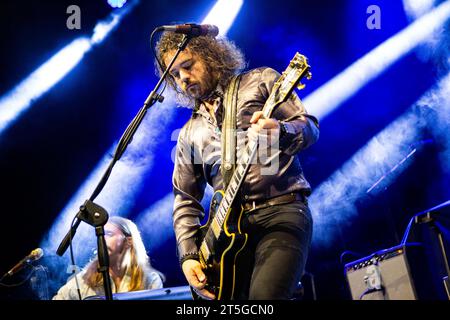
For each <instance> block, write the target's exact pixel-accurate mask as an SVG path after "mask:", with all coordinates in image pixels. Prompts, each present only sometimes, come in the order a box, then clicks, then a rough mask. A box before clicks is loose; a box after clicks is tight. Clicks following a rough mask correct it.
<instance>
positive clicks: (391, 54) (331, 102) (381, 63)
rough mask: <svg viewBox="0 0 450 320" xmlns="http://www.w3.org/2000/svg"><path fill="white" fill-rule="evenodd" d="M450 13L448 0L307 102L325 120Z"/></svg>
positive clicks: (360, 60) (334, 79) (314, 93)
mask: <svg viewBox="0 0 450 320" xmlns="http://www.w3.org/2000/svg"><path fill="white" fill-rule="evenodd" d="M449 17H450V0H447V1H445V2H443V3H442V4H440V5H439V6H438V7H436V8H435V9H433V10H431V11H430V12H428V13H426V14H424V15H423V16H422V17H421V18H419V19H417V20H416V21H415V22H413V23H412V24H410V25H409V26H408V27H406V28H405V29H403V30H402V31H400V32H398V33H397V34H396V35H394V36H393V37H391V38H389V39H388V40H386V41H385V42H383V43H382V44H381V45H379V46H378V47H376V48H375V49H374V50H372V51H370V52H369V53H368V54H366V55H365V56H364V57H362V58H360V59H359V60H357V61H356V62H354V63H353V64H352V65H350V66H349V67H348V68H347V69H345V70H344V71H343V72H341V73H340V74H338V75H337V76H336V77H334V78H333V79H331V80H330V81H328V82H327V83H326V84H324V85H323V86H321V87H320V88H318V89H317V90H315V91H314V92H313V93H311V94H310V95H308V96H307V97H305V99H304V100H303V102H304V104H305V105H306V106H307V107H308V109H310V110H314V115H316V116H317V117H318V118H319V119H321V120H322V119H323V118H324V117H326V115H328V114H329V113H331V112H332V111H333V110H334V109H336V108H337V107H338V106H340V105H341V104H342V103H343V102H344V101H346V100H347V99H349V98H350V97H351V96H353V95H354V94H355V93H356V92H358V91H359V90H360V89H361V88H362V87H364V86H365V85H366V84H367V83H368V82H369V81H371V80H373V79H374V78H376V77H377V76H379V75H380V74H381V73H382V72H384V71H385V70H386V69H387V68H388V67H390V66H391V65H392V64H393V63H394V62H396V61H398V60H399V59H400V58H402V57H404V56H405V55H406V54H407V53H409V52H410V51H411V50H413V49H414V48H416V47H417V46H418V45H419V44H421V43H423V42H424V41H426V40H427V39H429V38H430V37H431V36H432V35H433V34H434V33H435V32H437V30H439V28H442V26H443V25H444V23H445V22H446V21H447V20H448V18H449Z"/></svg>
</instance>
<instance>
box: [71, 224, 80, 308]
mask: <svg viewBox="0 0 450 320" xmlns="http://www.w3.org/2000/svg"><path fill="white" fill-rule="evenodd" d="M75 219H77V216H75V217H74V218H73V219H72V223H71V225H70V228H72V227H73V225H74V223H75ZM69 250H70V261H71V263H72V266H74V267H75V268H74V270H73V271H72V272H73V273H75V272H76V264H75V257H74V255H73V248H72V232H70V239H69ZM74 277H75V285H76V286H77V292H78V298H79V299H80V300H83V299H82V298H81V291H80V285H79V284H78V278H77V273H75V275H74Z"/></svg>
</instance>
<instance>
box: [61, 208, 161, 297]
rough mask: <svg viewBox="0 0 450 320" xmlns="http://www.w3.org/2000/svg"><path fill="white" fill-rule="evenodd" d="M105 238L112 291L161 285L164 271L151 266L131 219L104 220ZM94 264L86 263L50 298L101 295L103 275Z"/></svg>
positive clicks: (135, 289) (143, 288)
mask: <svg viewBox="0 0 450 320" xmlns="http://www.w3.org/2000/svg"><path fill="white" fill-rule="evenodd" d="M105 241H106V246H107V247H108V254H109V264H110V266H109V274H110V277H111V287H112V292H113V293H118V292H129V291H137V290H145V289H159V288H162V287H163V281H164V275H163V274H162V273H161V272H159V271H158V270H156V269H154V268H153V267H152V266H151V264H150V261H149V257H148V256H147V253H146V250H145V246H144V243H143V242H142V238H141V235H140V233H139V230H138V228H137V226H136V224H134V223H133V222H132V221H131V220H129V219H125V218H122V217H118V216H114V217H110V219H109V220H108V223H107V224H105ZM97 268H98V260H97V259H95V260H93V261H91V262H90V263H88V264H87V265H86V267H85V268H84V270H83V271H82V272H81V273H79V274H78V275H76V276H74V277H72V278H70V279H69V280H68V281H67V283H66V284H65V285H64V286H62V287H61V288H60V289H59V290H58V293H57V294H56V295H55V296H54V297H53V300H79V299H84V298H86V297H89V296H94V295H104V287H103V276H102V274H101V273H99V272H98V271H97ZM76 282H78V286H79V288H80V294H78V290H77V285H76Z"/></svg>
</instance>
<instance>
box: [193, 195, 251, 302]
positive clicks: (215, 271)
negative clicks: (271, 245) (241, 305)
mask: <svg viewBox="0 0 450 320" xmlns="http://www.w3.org/2000/svg"><path fill="white" fill-rule="evenodd" d="M223 196H224V192H223V191H222V190H219V191H216V192H215V193H214V196H213V198H212V200H211V204H210V209H209V218H208V222H207V223H206V224H205V225H204V226H202V227H201V228H200V229H199V231H198V237H197V239H198V244H199V246H200V244H201V243H202V242H204V243H206V244H207V245H208V248H209V250H210V251H209V253H210V254H209V257H205V256H204V255H203V254H202V252H201V251H200V263H201V264H202V266H203V268H204V270H203V271H204V272H205V275H206V278H207V279H208V283H207V285H206V288H207V289H208V290H209V291H211V292H213V293H214V294H215V296H216V299H217V300H231V299H233V295H234V288H235V280H236V259H237V257H238V255H239V253H240V252H241V251H242V249H244V247H245V245H246V243H247V234H246V233H242V232H241V230H240V221H241V217H242V213H243V210H242V208H234V207H231V209H230V210H229V211H228V212H227V215H226V218H225V223H224V226H223V230H221V232H220V236H219V238H218V239H216V238H215V237H214V236H210V235H208V230H209V229H210V228H211V227H212V226H211V225H212V221H213V219H214V217H215V215H216V213H217V210H218V208H219V206H220V202H221V201H222V199H223ZM191 291H192V295H193V297H194V299H202V298H201V297H199V296H198V295H197V294H196V293H195V292H194V291H193V290H191Z"/></svg>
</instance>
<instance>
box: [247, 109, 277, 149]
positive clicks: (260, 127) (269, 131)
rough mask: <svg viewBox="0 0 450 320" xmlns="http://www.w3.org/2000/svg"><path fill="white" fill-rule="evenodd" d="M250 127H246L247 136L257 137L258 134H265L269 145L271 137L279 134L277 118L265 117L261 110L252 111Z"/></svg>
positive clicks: (250, 137) (271, 142)
mask: <svg viewBox="0 0 450 320" xmlns="http://www.w3.org/2000/svg"><path fill="white" fill-rule="evenodd" d="M250 123H251V124H252V125H251V127H250V128H249V129H248V138H249V140H250V139H255V140H256V139H257V138H258V135H260V134H261V135H267V139H268V142H269V145H272V144H273V142H275V141H273V139H272V137H276V139H278V137H279V136H280V123H279V122H278V120H277V119H273V118H266V117H265V116H264V115H263V112H262V111H256V112H255V113H253V115H252V118H251V119H250Z"/></svg>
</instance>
